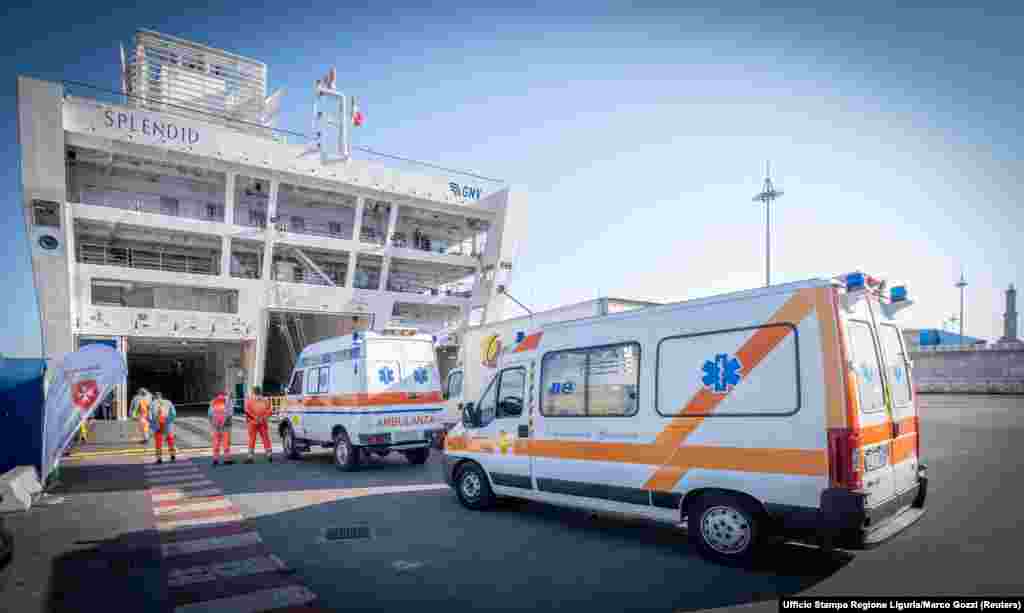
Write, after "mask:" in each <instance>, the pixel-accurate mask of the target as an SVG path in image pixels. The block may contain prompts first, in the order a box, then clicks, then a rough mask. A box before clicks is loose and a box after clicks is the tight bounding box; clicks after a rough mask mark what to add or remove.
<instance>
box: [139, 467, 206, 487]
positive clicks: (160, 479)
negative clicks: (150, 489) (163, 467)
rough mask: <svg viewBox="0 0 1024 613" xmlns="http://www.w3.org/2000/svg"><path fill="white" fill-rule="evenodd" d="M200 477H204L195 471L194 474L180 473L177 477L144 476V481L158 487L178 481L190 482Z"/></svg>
mask: <svg viewBox="0 0 1024 613" xmlns="http://www.w3.org/2000/svg"><path fill="white" fill-rule="evenodd" d="M200 477H205V475H204V474H203V473H201V472H200V471H198V470H197V471H195V472H190V473H182V474H179V475H160V476H155V477H151V476H148V475H147V476H146V480H147V481H149V483H150V484H152V485H160V484H163V483H176V482H179V481H191V480H194V479H196V478H200Z"/></svg>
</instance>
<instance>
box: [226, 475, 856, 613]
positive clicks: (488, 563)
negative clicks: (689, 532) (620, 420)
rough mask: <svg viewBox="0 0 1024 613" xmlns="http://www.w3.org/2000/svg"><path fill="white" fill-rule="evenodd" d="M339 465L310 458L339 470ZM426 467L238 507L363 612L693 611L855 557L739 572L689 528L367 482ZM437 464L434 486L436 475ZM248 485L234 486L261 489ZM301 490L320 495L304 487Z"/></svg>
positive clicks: (832, 569)
mask: <svg viewBox="0 0 1024 613" xmlns="http://www.w3.org/2000/svg"><path fill="white" fill-rule="evenodd" d="M329 461H330V460H329V457H328V458H326V459H323V460H320V459H316V460H313V459H312V458H306V459H304V460H303V462H309V463H311V464H312V466H313V467H314V468H316V467H319V466H321V463H322V465H323V466H325V467H326V468H327V469H329V470H331V471H333V470H334V469H333V467H332V466H331V465H330V464H329ZM250 468H251V467H250ZM418 468H422V467H412V466H408V465H405V466H403V465H402V461H401V460H392V459H391V458H385V459H383V460H376V461H375V463H374V464H372V465H371V466H369V467H368V468H367V469H364V470H363V471H361V472H358V473H352V474H351V475H350V474H346V473H338V474H342V475H345V476H344V477H340V478H338V480H342V479H343V480H344V481H346V482H347V483H346V486H347V487H350V488H359V487H367V488H369V491H367V492H365V493H364V494H356V495H355V496H353V497H350V498H341V499H336V500H328V501H324V500H323V499H322V498H321V499H318V498H317V496H316V491H315V490H314V488H315V487H316V486H314V485H313V484H312V483H310V482H305V481H299V480H295V481H294V483H291V484H284V483H282V484H281V489H280V490H278V491H279V496H278V497H275V500H274V501H268V500H265V499H261V498H260V497H256V496H245V495H242V496H239V497H237V498H236V500H238V503H237V504H238V506H239V507H240V509H241V510H242V512H243V513H244V514H245V515H246V516H247V517H250V521H252V522H253V525H254V527H255V528H256V529H257V530H258V531H259V532H260V534H261V535H262V536H263V538H264V541H265V542H266V543H267V544H268V546H269V547H270V549H271V550H272V551H274V552H275V553H276V554H278V555H279V556H281V557H282V558H283V559H284V560H285V562H286V563H287V564H289V566H292V567H293V568H296V570H297V571H298V573H299V574H300V575H301V576H302V578H303V580H304V581H305V582H306V583H307V585H309V586H310V588H311V589H312V590H313V591H314V592H316V593H317V594H318V595H319V596H320V597H321V598H322V599H324V601H325V602H327V603H331V604H334V605H335V606H340V604H339V603H345V606H346V607H347V608H352V609H355V610H369V609H383V610H397V609H398V608H399V607H416V608H428V609H429V608H432V607H434V606H444V607H446V608H449V609H454V610H463V609H482V610H523V609H538V608H539V609H551V608H556V607H558V608H561V607H568V608H570V609H573V608H577V606H578V607H579V608H583V607H585V608H586V610H588V611H622V610H630V611H635V610H646V609H650V610H660V611H667V610H687V611H689V610H698V609H706V608H712V607H723V606H734V605H740V604H746V603H753V602H760V601H765V600H775V599H777V598H779V597H780V596H784V595H790V594H794V593H798V592H801V591H804V590H807V589H809V588H811V587H813V586H815V585H816V584H818V583H820V582H821V581H823V580H825V579H827V578H828V577H830V576H832V575H833V574H835V573H836V572H838V571H839V570H841V569H842V568H843V567H845V566H846V565H847V564H849V562H850V561H851V560H852V556H850V555H846V554H843V553H834V554H824V553H822V552H821V551H819V550H817V549H813V548H808V547H802V546H797V545H789V544H783V545H779V546H775V547H771V548H769V550H768V551H767V555H766V561H765V562H764V563H762V565H761V566H760V567H758V568H755V569H752V570H743V569H733V568H726V567H722V566H718V565H716V564H712V563H709V562H707V561H705V560H704V559H703V558H701V557H699V556H698V554H697V553H696V551H695V550H694V549H693V548H692V547H690V545H689V543H688V541H687V536H686V533H685V531H682V530H678V529H676V528H673V527H671V526H665V525H663V524H658V523H654V522H649V521H646V520H635V519H627V518H620V517H618V516H609V515H604V514H600V515H594V514H591V513H587V512H582V511H576V510H569V509H565V508H562V507H556V506H552V505H546V504H540V503H535V502H527V501H502V502H501V503H500V504H499V505H498V507H497V508H496V509H495V510H493V511H489V512H474V511H469V510H467V509H465V508H463V507H462V506H461V505H460V504H459V503H458V502H457V500H456V498H455V496H454V494H453V493H452V492H451V491H450V490H448V489H446V488H445V489H439V490H430V491H412V492H404V493H390V492H387V493H373V491H372V485H371V484H373V483H375V482H376V481H378V480H382V477H383V476H385V475H388V476H391V477H392V478H391V479H390V480H389V482H388V484H389V485H394V484H395V480H394V478H393V473H394V472H395V471H410V470H415V469H418ZM431 468H432V470H431V471H430V472H431V473H432V474H433V475H434V479H433V480H432V482H435V483H436V481H437V478H436V475H437V472H436V471H437V470H438V467H437V466H436V465H435V466H433V467H431ZM218 470H219V469H218ZM293 472H294V471H293ZM214 474H219V475H226V472H216V471H215V473H214ZM224 480H225V481H227V479H226V478H225V479H224ZM240 481H241V479H239V483H237V484H236V485H235V486H231V485H225V486H224V488H225V489H226V490H227V491H228V492H229V493H230V492H231V491H232V490H234V491H239V492H252V491H253V490H255V489H262V488H258V487H254V484H253V483H252V481H254V480H249V482H248V483H245V484H243V483H240ZM268 481H272V478H271V477H269V476H268ZM409 481H411V479H403V480H402V482H403V483H408V482H409ZM335 487H339V486H338V485H336V486H335ZM303 489H305V490H314V491H313V492H312V493H310V494H308V495H307V494H306V493H304V492H296V491H295V490H303ZM382 491H386V490H382ZM352 526H367V527H369V528H370V530H371V532H372V536H371V538H368V539H362V540H342V541H327V540H325V539H324V531H325V530H326V529H328V528H334V527H341V528H343V527H352Z"/></svg>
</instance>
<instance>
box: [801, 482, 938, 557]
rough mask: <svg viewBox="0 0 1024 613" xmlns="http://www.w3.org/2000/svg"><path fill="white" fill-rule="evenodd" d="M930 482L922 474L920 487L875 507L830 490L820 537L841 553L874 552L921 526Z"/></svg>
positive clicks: (826, 494)
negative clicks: (840, 550)
mask: <svg viewBox="0 0 1024 613" xmlns="http://www.w3.org/2000/svg"><path fill="white" fill-rule="evenodd" d="M927 495H928V478H927V477H925V476H924V471H923V467H922V471H921V473H920V476H919V480H918V483H917V485H915V486H914V487H912V488H910V489H908V490H906V491H904V492H902V493H900V494H898V495H896V496H894V497H892V498H890V499H889V500H887V501H886V502H884V503H882V504H880V505H878V506H876V507H874V508H866V507H865V506H864V500H865V498H864V496H863V495H859V494H857V493H855V492H851V491H849V490H841V489H835V490H826V491H825V492H824V493H823V494H822V497H821V522H822V525H821V531H820V533H819V537H824V538H825V539H827V540H830V541H831V543H832V545H833V546H834V547H838V548H840V549H873V548H875V547H878V546H879V545H881V544H882V543H884V542H886V541H888V540H889V539H891V538H893V537H894V536H896V535H897V534H900V533H901V532H903V531H904V530H906V529H907V528H909V527H910V526H912V525H914V524H915V523H917V521H918V520H920V519H921V518H922V517H923V516H924V513H925V498H926V497H927Z"/></svg>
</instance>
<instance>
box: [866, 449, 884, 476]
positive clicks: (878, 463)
mask: <svg viewBox="0 0 1024 613" xmlns="http://www.w3.org/2000/svg"><path fill="white" fill-rule="evenodd" d="M888 463H889V444H888V443H883V444H881V445H878V446H877V447H872V448H871V449H865V450H864V471H865V472H871V471H873V470H876V469H879V468H882V467H883V466H885V465H887V464H888Z"/></svg>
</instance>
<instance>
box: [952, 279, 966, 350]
mask: <svg viewBox="0 0 1024 613" xmlns="http://www.w3.org/2000/svg"><path fill="white" fill-rule="evenodd" d="M954 287H958V288H960V344H961V345H963V344H964V288H965V287H967V279H965V278H964V271H962V270H961V271H960V280H959V281H957V282H956V285H955V286H954Z"/></svg>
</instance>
